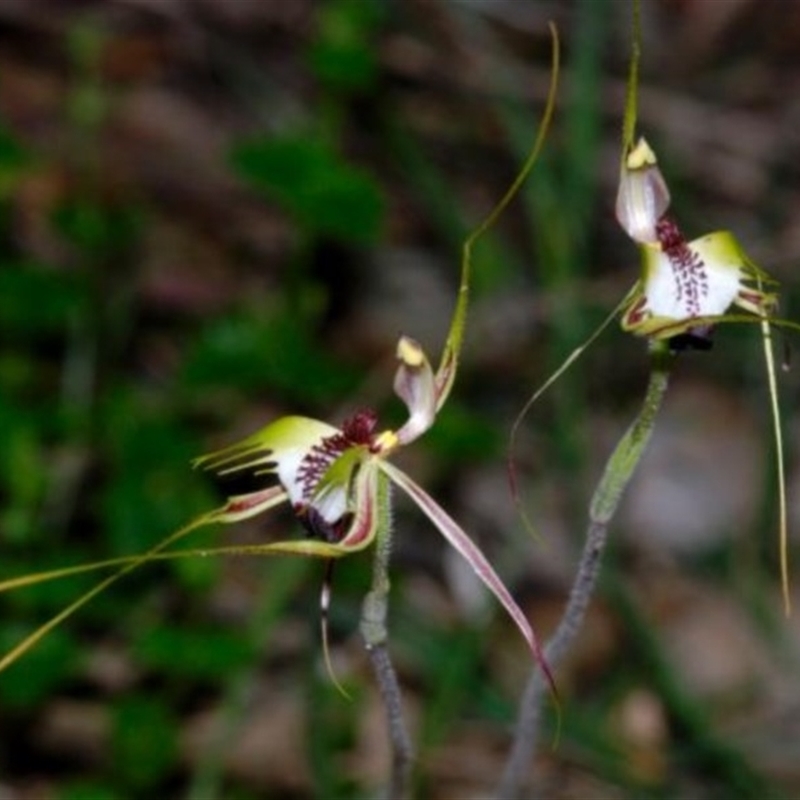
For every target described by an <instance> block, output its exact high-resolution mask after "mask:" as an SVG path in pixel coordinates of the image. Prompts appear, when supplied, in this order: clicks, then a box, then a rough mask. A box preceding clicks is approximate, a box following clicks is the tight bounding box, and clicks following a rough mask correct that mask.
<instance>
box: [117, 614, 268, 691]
mask: <svg viewBox="0 0 800 800" xmlns="http://www.w3.org/2000/svg"><path fill="white" fill-rule="evenodd" d="M133 654H134V657H135V658H136V659H137V661H138V662H139V663H140V664H142V665H143V666H145V667H149V668H150V669H153V670H157V671H159V672H162V673H164V674H166V675H174V676H176V677H180V678H194V679H198V680H211V681H218V680H222V679H224V678H225V677H226V676H227V675H229V674H230V673H231V672H233V671H235V670H237V669H240V668H241V667H243V666H246V665H247V664H249V663H251V662H252V660H253V657H254V656H255V652H254V649H253V647H252V645H251V644H249V643H248V642H247V641H246V640H245V639H244V638H243V637H242V636H239V635H237V634H235V633H231V632H228V631H223V630H214V629H208V628H205V629H203V628H199V627H197V626H195V627H194V628H192V629H191V630H189V629H186V628H177V627H172V626H168V625H163V626H161V627H158V628H155V629H154V630H150V631H148V633H147V635H146V636H142V637H141V638H140V639H139V640H138V641H137V642H136V643H135V645H134V649H133Z"/></svg>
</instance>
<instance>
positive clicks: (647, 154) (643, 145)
mask: <svg viewBox="0 0 800 800" xmlns="http://www.w3.org/2000/svg"><path fill="white" fill-rule="evenodd" d="M657 161H658V160H657V159H656V154H655V153H654V152H653V149H652V148H651V147H650V145H649V144H647V140H646V139H645V138H644V136H640V137H639V141H638V142H637V143H636V146H635V147H634V148H633V150H631V152H630V153H628V158H627V159H626V161H625V166H626V167H627V168H628V169H631V170H637V169H645V168H647V167H654V166H655V165H656V163H657Z"/></svg>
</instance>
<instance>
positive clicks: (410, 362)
mask: <svg viewBox="0 0 800 800" xmlns="http://www.w3.org/2000/svg"><path fill="white" fill-rule="evenodd" d="M397 358H398V360H400V361H402V362H403V364H405V365H406V366H407V367H411V368H416V367H421V366H422V365H423V363H424V362H425V353H423V351H422V348H421V347H420V345H419V343H418V342H416V341H415V340H414V339H412V338H410V337H409V336H401V337H400V341H399V342H398V343H397Z"/></svg>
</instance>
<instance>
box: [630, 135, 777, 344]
mask: <svg viewBox="0 0 800 800" xmlns="http://www.w3.org/2000/svg"><path fill="white" fill-rule="evenodd" d="M669 203H670V196H669V190H668V189H667V185H666V183H665V181H664V178H663V176H662V174H661V170H660V169H659V168H658V163H657V161H656V157H655V154H654V153H653V151H652V150H651V149H650V147H649V145H648V144H647V142H646V141H645V140H644V139H639V142H638V143H637V145H636V146H635V147H634V148H633V149H632V150H631V152H630V153H629V155H628V156H627V159H626V161H625V164H624V166H623V170H622V176H621V179H620V186H619V193H618V195H617V207H616V213H617V220H618V221H619V223H620V225H622V227H623V229H624V230H625V231H626V232H627V234H628V235H629V236H630V237H631V238H632V239H633V240H634V241H635V242H637V243H638V244H639V248H640V251H641V256H642V277H641V278H640V280H639V282H638V283H637V284H636V286H635V287H634V289H633V290H632V292H631V294H630V295H629V297H628V298H627V299H626V303H625V306H624V308H623V315H622V328H623V329H624V330H626V331H630V332H632V333H634V334H636V335H638V336H647V337H650V338H653V339H669V341H670V346H671V347H672V349H674V350H680V349H683V348H685V347H695V348H698V349H708V348H709V347H710V346H711V338H710V337H711V333H712V331H713V327H714V321H715V318H721V317H723V316H724V315H725V314H726V313H727V312H728V310H729V309H730V308H731V306H737V307H738V308H741V309H743V310H744V311H747V312H748V313H750V314H753V315H755V316H756V317H760V318H762V319H768V318H770V317H771V316H772V314H773V312H774V310H775V307H776V305H777V296H776V295H775V294H774V293H772V292H765V291H764V290H763V287H764V285H766V284H775V281H774V280H773V279H772V278H770V277H769V276H768V275H767V274H766V273H765V272H763V271H762V270H761V269H759V268H758V267H757V266H756V265H755V264H753V262H752V261H750V259H749V258H748V257H747V256H746V255H745V253H744V251H743V250H742V248H741V247H740V246H739V243H738V242H737V241H736V239H735V238H734V236H733V234H731V233H729V232H728V231H716V232H714V233H709V234H706V235H705V236H701V237H700V238H698V239H694V240H692V241H687V240H686V239H685V238H684V236H683V234H682V233H681V230H680V228H679V227H678V225H677V223H676V222H675V221H674V220H673V219H672V218H671V217H669V216H668V215H667V213H666V212H667V209H668V208H669Z"/></svg>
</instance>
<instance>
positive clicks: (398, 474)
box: [381, 461, 555, 687]
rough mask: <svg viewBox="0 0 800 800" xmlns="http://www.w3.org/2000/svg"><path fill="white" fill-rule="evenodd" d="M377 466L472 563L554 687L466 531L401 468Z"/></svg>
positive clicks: (531, 636)
mask: <svg viewBox="0 0 800 800" xmlns="http://www.w3.org/2000/svg"><path fill="white" fill-rule="evenodd" d="M381 469H382V470H383V471H384V472H385V473H386V475H388V476H389V478H390V479H391V480H392V481H394V482H395V484H397V485H398V486H399V487H400V488H401V489H403V491H404V492H406V494H408V496H409V497H410V498H411V499H412V500H413V501H414V502H415V503H416V504H417V505H418V506H419V507H420V509H421V510H422V512H423V513H424V514H425V515H426V516H427V517H428V519H429V520H430V521H431V522H432V523H433V524H434V525H435V526H436V527H437V528H438V529H439V532H440V533H441V534H442V535H443V536H444V538H445V539H447V541H448V542H449V543H450V545H451V546H452V547H454V548H455V549H456V550H457V551H458V553H460V554H461V555H462V556H463V557H464V558H465V559H466V560H467V563H468V564H469V565H470V566H471V567H472V569H473V571H474V572H475V574H476V575H477V576H478V577H479V578H480V579H481V581H483V583H484V584H485V585H486V587H487V588H488V589H489V591H490V592H491V593H492V594H493V595H494V596H495V597H496V598H497V599H498V600H499V601H500V603H501V604H502V606H503V608H505V610H506V611H507V612H508V614H509V616H510V617H511V619H513V620H514V623H515V624H516V626H517V627H518V628H519V630H520V632H521V633H522V635H523V636H524V637H525V641H527V643H528V646H529V647H530V649H531V652H532V653H533V657H534V659H535V660H536V662H537V663H538V664H539V666H540V667H541V669H542V671H543V672H544V674H545V677H546V678H547V680H548V682H549V683H550V685H551V687H554V685H555V684H554V682H553V676H552V674H551V672H550V668H549V667H548V665H547V662H546V661H545V658H544V654H543V653H542V650H541V647H540V645H539V640H538V639H537V638H536V634H535V633H534V632H533V628H531V626H530V623H529V622H528V620H527V618H526V617H525V614H523V613H522V610H521V609H520V607H519V606H518V605H517V603H516V602H515V600H514V598H513V597H512V596H511V593H510V592H509V591H508V589H507V588H506V586H505V584H504V583H503V581H502V580H501V579H500V576H499V575H498V574H497V573H496V572H495V571H494V569H493V568H492V565H491V564H490V563H489V562H488V561H487V560H486V557H485V556H484V555H483V553H482V552H481V551H480V549H479V548H478V546H477V545H476V544H475V543H474V542H473V541H472V539H470V538H469V536H467V534H466V532H465V531H464V530H463V529H462V528H461V527H459V525H458V524H457V523H456V522H455V521H454V520H453V519H452V517H450V516H449V515H448V514H447V512H446V511H444V509H443V508H442V507H441V506H440V505H439V504H438V503H437V502H436V501H435V500H434V499H433V498H432V497H431V496H430V495H429V494H428V493H427V492H426V491H425V490H424V489H422V488H421V487H420V486H418V485H417V484H416V483H414V481H412V480H411V478H409V477H408V475H406V474H405V473H404V472H402V471H401V470H399V469H397V467H394V466H392V465H391V464H389V463H388V462H385V461H384V462H381Z"/></svg>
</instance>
